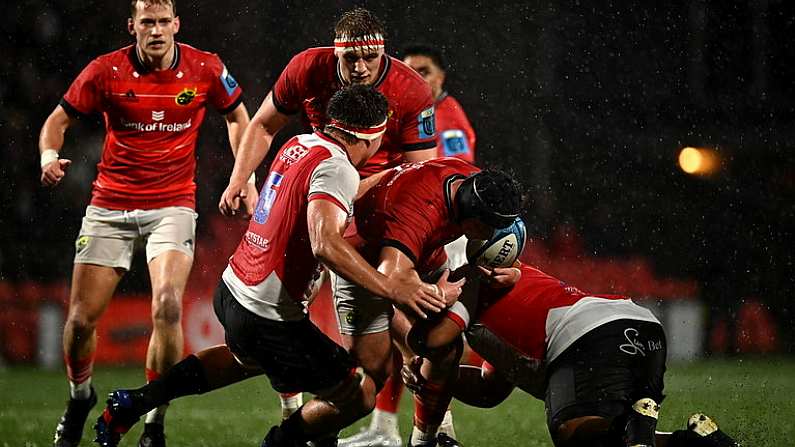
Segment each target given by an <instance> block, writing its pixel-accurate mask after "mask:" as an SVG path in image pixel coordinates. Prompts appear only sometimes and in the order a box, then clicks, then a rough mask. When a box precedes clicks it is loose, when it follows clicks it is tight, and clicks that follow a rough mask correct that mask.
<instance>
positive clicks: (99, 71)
mask: <svg viewBox="0 0 795 447" xmlns="http://www.w3.org/2000/svg"><path fill="white" fill-rule="evenodd" d="M104 73H105V70H104V69H103V65H102V62H100V61H99V60H96V59H95V60H93V61H91V63H90V64H88V65H87V66H86V68H84V69H83V71H82V72H80V75H78V76H77V78H76V79H75V80H74V81H72V85H71V86H69V90H67V91H66V94H65V95H64V96H63V98H62V99H61V102H60V104H61V107H63V108H64V110H66V113H67V114H69V116H72V117H77V116H81V115H89V114H91V113H95V112H100V111H101V110H102V85H103V82H104V79H103V77H104Z"/></svg>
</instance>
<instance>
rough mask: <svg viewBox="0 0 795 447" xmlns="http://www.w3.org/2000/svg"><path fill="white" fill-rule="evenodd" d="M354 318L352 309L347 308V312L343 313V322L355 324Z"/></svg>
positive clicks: (354, 313) (354, 314)
mask: <svg viewBox="0 0 795 447" xmlns="http://www.w3.org/2000/svg"><path fill="white" fill-rule="evenodd" d="M356 319H357V318H356V312H355V311H354V310H349V311H348V313H347V314H345V322H346V323H348V324H351V325H352V324H355V323H356Z"/></svg>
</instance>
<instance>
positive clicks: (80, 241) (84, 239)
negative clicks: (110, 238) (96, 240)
mask: <svg viewBox="0 0 795 447" xmlns="http://www.w3.org/2000/svg"><path fill="white" fill-rule="evenodd" d="M90 240H91V237H89V236H80V237H79V238H77V241H75V249H76V250H77V251H78V252H81V251H83V250H85V248H86V247H88V242H89V241H90Z"/></svg>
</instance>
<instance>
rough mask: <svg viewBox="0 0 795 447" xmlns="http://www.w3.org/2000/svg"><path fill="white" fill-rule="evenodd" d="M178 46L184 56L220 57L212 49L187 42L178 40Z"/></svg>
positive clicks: (213, 58)
mask: <svg viewBox="0 0 795 447" xmlns="http://www.w3.org/2000/svg"><path fill="white" fill-rule="evenodd" d="M177 46H178V47H179V50H180V51H181V52H182V54H183V56H185V57H190V58H195V59H200V60H215V59H220V57H219V56H218V54H217V53H213V52H212V51H206V50H201V49H199V48H196V47H194V46H193V45H190V44H187V43H185V42H177Z"/></svg>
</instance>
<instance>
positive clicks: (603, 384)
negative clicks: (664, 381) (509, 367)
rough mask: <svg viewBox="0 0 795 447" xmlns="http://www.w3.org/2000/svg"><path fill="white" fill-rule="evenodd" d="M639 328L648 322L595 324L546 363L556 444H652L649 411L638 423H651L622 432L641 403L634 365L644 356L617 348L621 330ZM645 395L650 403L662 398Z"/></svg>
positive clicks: (566, 446) (549, 417)
mask: <svg viewBox="0 0 795 447" xmlns="http://www.w3.org/2000/svg"><path fill="white" fill-rule="evenodd" d="M638 324H652V323H647V322H637V321H633V320H618V321H613V322H610V323H607V324H604V325H602V326H599V327H597V328H595V329H593V330H591V331H589V332H588V333H587V334H585V335H583V336H582V337H580V338H579V339H577V340H576V341H575V342H574V343H573V344H571V346H569V347H568V348H566V350H565V351H563V353H561V354H560V355H559V356H558V357H557V358H555V359H553V360H552V362H551V363H550V364H549V366H548V370H547V377H548V386H547V391H546V399H545V403H546V409H547V425H548V427H549V431H550V435H551V436H552V440H553V442H554V444H555V446H557V447H569V446H579V445H592V446H595V447H598V446H610V445H654V444H653V443H654V424H653V423H656V418H652V417H650V416H651V415H652V413H647V414H645V415H643V416H644V418H645V419H643V420H642V422H649V421H651V422H653V423H652V424H646V425H643V424H634V425H633V427H635V428H634V429H630V430H628V429H627V428H628V426H629V425H631V424H630V423H628V420H629V417H630V416H631V415H632V414H633V411H634V410H633V409H632V406H633V404H634V403H636V402H638V401H639V400H640V399H639V397H638V390H637V388H638V385H637V377H639V366H638V365H640V364H641V360H642V358H643V355H644V354H641V353H640V352H639V351H637V352H636V351H632V350H628V349H627V350H621V349H619V347H620V346H621V345H622V344H626V343H627V338H626V336H625V331H626V330H628V329H634V330H635V331H637V329H638V328H639V327H640V326H638ZM632 333H633V334H637V332H632ZM641 333H642V334H644V336H645V335H646V334H645V331H644V332H641ZM649 335H652V334H651V333H650V334H649ZM644 340H645V338H644ZM660 385H661V384H660ZM659 391H660V393H661V392H662V388H660V390H659ZM647 397H649V398H652V399H653V401H654V402H658V401H659V400H661V399H662V396H661V394H660V395H655V396H647ZM655 406H656V404H655ZM649 410H650V411H652V410H655V409H654V408H650V409H649ZM633 430H634V431H633ZM628 433H629V434H631V435H632V436H633V437H634V438H633V439H632V440H631V442H632V444H625V443H626V442H627V441H628V440H627V439H626V436H627V434H628Z"/></svg>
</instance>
